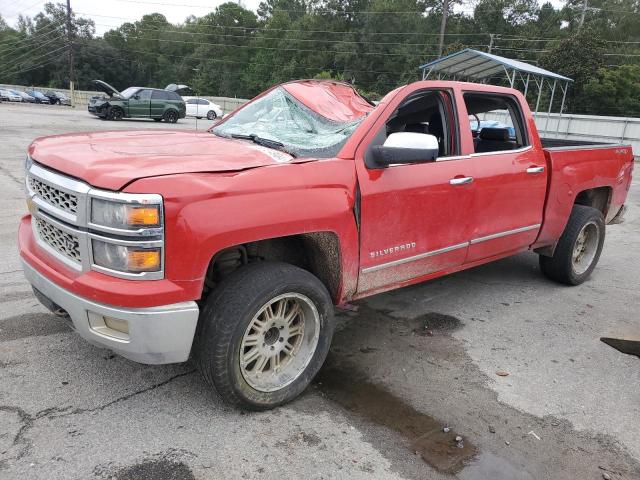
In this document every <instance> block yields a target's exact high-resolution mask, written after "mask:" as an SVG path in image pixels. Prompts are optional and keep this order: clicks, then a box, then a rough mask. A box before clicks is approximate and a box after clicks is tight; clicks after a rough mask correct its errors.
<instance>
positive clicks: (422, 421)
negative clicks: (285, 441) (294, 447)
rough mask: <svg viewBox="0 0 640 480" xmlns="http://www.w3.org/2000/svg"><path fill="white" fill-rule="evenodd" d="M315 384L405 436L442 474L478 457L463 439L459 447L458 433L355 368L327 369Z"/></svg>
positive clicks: (353, 409)
mask: <svg viewBox="0 0 640 480" xmlns="http://www.w3.org/2000/svg"><path fill="white" fill-rule="evenodd" d="M316 381H317V384H318V388H319V389H320V390H322V391H323V392H324V393H325V395H326V396H327V397H328V398H329V399H331V400H333V401H334V402H336V403H338V404H339V405H341V406H342V407H343V408H345V409H347V410H348V411H350V412H351V413H353V414H355V415H358V416H359V417H361V418H363V419H365V420H368V421H370V422H373V423H375V424H377V425H380V426H383V427H386V428H389V429H392V430H395V431H396V432H398V433H399V434H400V435H402V436H403V437H405V438H406V439H407V440H408V441H409V442H410V445H411V446H410V449H411V451H412V452H414V453H417V454H419V455H420V456H421V457H422V459H423V460H424V461H425V462H427V463H428V464H429V465H431V466H432V467H433V468H435V469H436V470H438V471H440V472H445V473H456V472H459V471H460V470H462V468H464V466H465V463H466V462H467V461H468V460H470V459H471V458H473V457H474V456H475V455H476V448H475V447H474V446H473V445H472V444H471V443H470V442H469V441H467V440H466V439H464V438H463V441H462V443H461V447H462V448H460V446H458V443H457V442H456V441H455V439H456V436H457V435H458V434H457V433H455V432H453V431H449V432H448V433H445V432H444V431H443V428H444V425H442V424H440V423H439V422H438V421H437V420H435V419H434V418H432V417H430V416H428V415H425V414H424V413H421V412H418V411H417V410H416V409H415V408H413V407H412V406H410V405H408V404H407V403H406V402H405V401H404V400H402V399H401V398H398V397H396V396H395V395H393V394H392V393H390V392H388V391H387V390H385V389H384V388H381V387H379V386H378V385H375V384H373V383H371V382H369V381H368V380H367V379H366V378H364V377H363V376H361V375H359V374H358V373H357V372H356V370H355V369H353V368H348V367H346V366H345V367H344V368H336V367H333V366H332V367H328V368H324V369H322V371H321V372H320V374H319V375H318V377H317V379H316Z"/></svg>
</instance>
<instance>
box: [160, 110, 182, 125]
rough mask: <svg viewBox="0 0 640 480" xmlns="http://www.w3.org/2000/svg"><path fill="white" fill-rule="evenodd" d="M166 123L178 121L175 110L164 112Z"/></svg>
mask: <svg viewBox="0 0 640 480" xmlns="http://www.w3.org/2000/svg"><path fill="white" fill-rule="evenodd" d="M162 118H164V121H165V122H167V123H176V122H177V121H178V112H176V111H175V110H167V111H166V112H164V116H163V117H162Z"/></svg>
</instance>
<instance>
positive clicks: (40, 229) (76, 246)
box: [33, 217, 82, 263]
mask: <svg viewBox="0 0 640 480" xmlns="http://www.w3.org/2000/svg"><path fill="white" fill-rule="evenodd" d="M33 220H34V221H35V226H36V231H37V233H38V236H39V237H40V239H41V240H42V241H43V242H44V243H46V244H47V245H49V246H50V247H51V248H53V249H54V250H55V251H56V252H58V253H60V254H61V255H64V256H65V257H67V258H70V259H71V260H73V261H75V262H78V263H80V262H81V261H82V258H81V257H80V242H79V240H78V237H76V236H75V235H72V234H70V233H67V232H63V231H62V230H60V229H59V228H58V227H55V226H53V225H51V224H50V223H47V222H46V221H44V220H42V219H41V218H38V217H33Z"/></svg>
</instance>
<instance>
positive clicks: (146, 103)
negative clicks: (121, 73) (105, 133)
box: [88, 80, 186, 123]
mask: <svg viewBox="0 0 640 480" xmlns="http://www.w3.org/2000/svg"><path fill="white" fill-rule="evenodd" d="M93 84H94V85H95V86H96V87H97V88H98V89H99V90H102V91H103V92H104V93H106V94H107V95H108V97H105V96H97V97H91V99H90V100H89V106H88V110H89V113H92V114H94V115H96V116H97V117H100V118H106V119H107V120H121V119H123V118H153V119H154V120H155V121H156V122H159V121H161V120H164V121H165V122H167V123H176V122H177V121H178V119H179V118H184V116H185V114H186V108H185V104H184V100H182V97H181V96H180V95H178V94H177V93H175V92H170V91H168V90H161V89H159V88H146V87H129V88H127V89H126V90H124V91H122V92H119V91H117V90H116V89H115V88H113V87H112V86H111V85H109V84H108V83H105V82H103V81H102V80H94V81H93Z"/></svg>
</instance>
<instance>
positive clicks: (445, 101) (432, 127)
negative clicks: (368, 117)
mask: <svg viewBox="0 0 640 480" xmlns="http://www.w3.org/2000/svg"><path fill="white" fill-rule="evenodd" d="M452 105H453V104H452V101H451V96H450V95H449V94H448V93H447V92H444V91H439V90H430V91H426V92H425V91H423V92H417V93H415V94H413V95H411V96H410V97H409V98H407V99H406V100H405V101H404V102H403V103H402V104H400V106H399V107H398V109H397V110H396V111H395V112H394V114H393V115H392V116H391V118H389V120H388V121H387V135H390V134H391V133H394V132H415V133H425V134H428V135H433V136H434V137H436V139H437V140H438V150H439V152H438V157H448V156H451V155H457V145H456V142H455V141H454V137H453V135H452V131H451V128H450V125H454V122H453V121H452V118H451V117H452V113H453V108H452Z"/></svg>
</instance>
